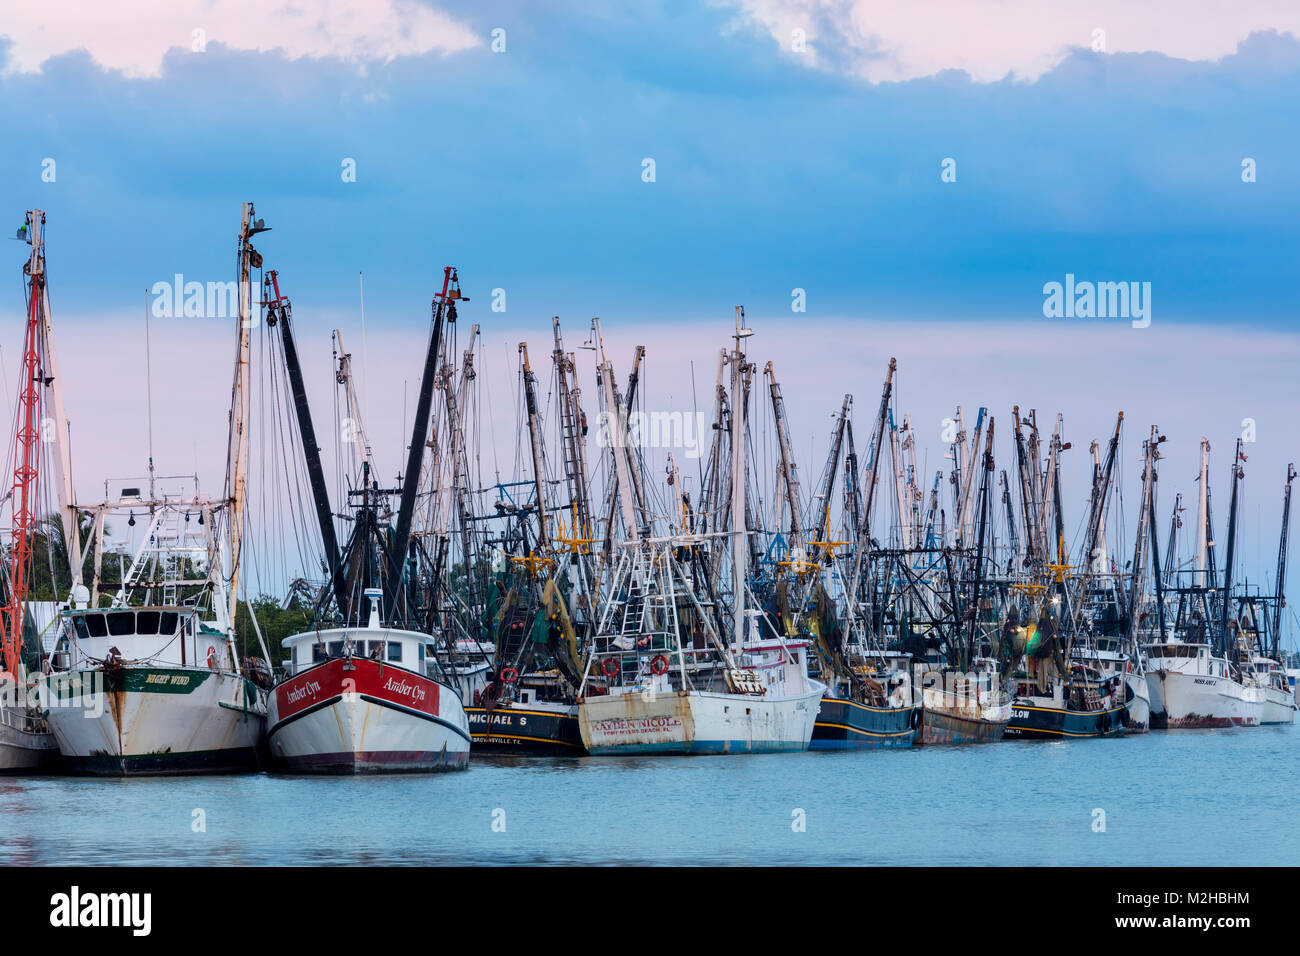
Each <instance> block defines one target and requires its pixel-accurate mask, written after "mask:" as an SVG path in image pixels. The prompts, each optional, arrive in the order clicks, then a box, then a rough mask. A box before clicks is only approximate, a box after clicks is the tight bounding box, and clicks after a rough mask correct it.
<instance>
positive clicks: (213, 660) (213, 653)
mask: <svg viewBox="0 0 1300 956" xmlns="http://www.w3.org/2000/svg"><path fill="white" fill-rule="evenodd" d="M208 667H209V668H211V669H212V670H216V669H217V649H216V648H215V647H213V646H212V645H211V644H209V645H208Z"/></svg>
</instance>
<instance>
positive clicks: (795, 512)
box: [763, 362, 803, 549]
mask: <svg viewBox="0 0 1300 956" xmlns="http://www.w3.org/2000/svg"><path fill="white" fill-rule="evenodd" d="M763 372H764V374H766V375H767V380H768V392H769V393H770V394H771V396H772V417H773V419H775V421H776V441H777V445H778V447H779V448H780V452H781V476H782V483H783V484H784V486H785V497H786V503H787V504H788V506H789V508H790V547H791V548H792V549H793V548H797V547H802V546H803V525H802V519H801V517H800V512H799V471H798V466H797V465H796V464H795V462H794V455H793V454H792V453H791V451H790V424H789V422H788V421H787V420H786V416H785V399H784V398H782V397H781V386H780V384H778V382H777V380H776V371H775V369H773V367H772V363H771V362H768V363H767V365H766V366H765V367H764V368H763Z"/></svg>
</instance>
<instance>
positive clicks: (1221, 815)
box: [0, 726, 1300, 865]
mask: <svg viewBox="0 0 1300 956" xmlns="http://www.w3.org/2000/svg"><path fill="white" fill-rule="evenodd" d="M1298 752H1300V728H1297V727H1295V726H1288V727H1265V728H1259V729H1254V730H1235V731H1234V730H1226V731H1179V732H1174V733H1167V732H1158V733H1152V734H1147V735H1144V736H1138V737H1129V738H1125V739H1121V740H1098V741H1071V742H1061V743H1035V742H1028V741H1026V742H1015V743H1011V742H1007V743H1000V744H993V745H988V746H982V747H954V748H918V749H916V750H900V751H877V752H868V753H808V754H791V755H772V756H755V757H697V758H673V757H654V758H645V759H635V758H632V759H615V758H604V759H592V758H584V759H581V760H558V759H534V760H523V759H495V760H493V759H487V758H481V757H478V758H475V759H474V762H473V763H472V765H471V769H470V770H469V771H468V772H467V773H461V774H444V775H436V776H425V777H369V778H306V777H273V776H268V775H265V774H263V775H258V776H243V777H216V778H202V777H192V778H181V779H135V780H83V779H75V778H67V777H44V778H41V777H31V778H25V779H24V778H7V779H3V780H0V821H2V822H3V827H4V830H3V833H4V839H3V843H2V844H0V862H2V863H5V864H10V865H13V864H113V865H120V864H144V863H152V864H257V865H264V864H308V865H311V864H340V863H342V864H368V863H374V864H407V863H412V864H427V863H435V864H436V863H480V864H481V863H486V864H493V863H498V864H499V863H579V864H581V863H686V864H689V863H714V864H727V863H773V864H780V863H798V864H841V863H847V864H954V863H955V864H964V863H996V864H1008V865H1024V864H1103V865H1114V864H1125V865H1134V864H1137V865H1141V864H1173V865H1180V864H1223V865H1244V864H1255V865H1262V864H1272V865H1283V864H1284V865H1293V864H1295V863H1296V861H1297V859H1298V858H1300V853H1298V851H1300V829H1298V828H1297V827H1296V825H1295V815H1296V813H1295V811H1296V809H1297V806H1298V805H1300V799H1297V794H1296V781H1297V774H1296V757H1297V753H1298ZM1094 808H1101V809H1103V810H1104V811H1105V814H1106V818H1105V824H1106V832H1105V833H1096V832H1094V831H1093V810H1094ZM796 809H799V810H802V811H803V812H804V816H805V820H806V830H805V831H804V832H795V831H794V829H793V828H792V822H793V821H794V820H795V816H796V815H795V811H796ZM195 810H202V811H203V814H204V817H205V822H206V832H194V830H193V827H192V821H194V820H195V815H194V811H195ZM501 811H504V823H505V831H504V832H497V831H494V829H493V821H494V819H495V820H497V821H498V823H497V826H498V828H499V827H500V821H501V820H502V819H503V817H502V813H501Z"/></svg>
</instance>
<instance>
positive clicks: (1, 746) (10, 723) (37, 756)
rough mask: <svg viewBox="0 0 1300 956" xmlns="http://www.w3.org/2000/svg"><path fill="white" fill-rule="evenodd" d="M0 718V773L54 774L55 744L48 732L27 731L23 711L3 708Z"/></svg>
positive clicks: (26, 722) (56, 749) (56, 750)
mask: <svg viewBox="0 0 1300 956" xmlns="http://www.w3.org/2000/svg"><path fill="white" fill-rule="evenodd" d="M4 711H5V712H4V714H3V715H0V773H20V772H26V773H32V772H40V771H49V770H55V769H57V768H58V766H59V764H60V759H59V744H58V742H57V741H56V740H55V739H54V734H53V733H51V732H50V731H49V730H33V729H30V728H29V726H28V724H29V718H28V717H27V712H26V709H25V708H21V707H8V706H6V707H4Z"/></svg>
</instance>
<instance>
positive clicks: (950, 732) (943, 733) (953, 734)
mask: <svg viewBox="0 0 1300 956" xmlns="http://www.w3.org/2000/svg"><path fill="white" fill-rule="evenodd" d="M1010 721H1011V717H1010V715H1008V716H1006V717H999V718H996V719H989V718H985V717H976V716H973V715H968V714H963V713H960V712H954V711H948V710H941V709H939V708H937V707H926V708H924V710H923V712H922V715H921V739H920V741H919V742H920V743H923V744H989V743H996V742H997V741H999V740H1001V739H1002V737H1003V735H1004V734H1005V733H1006V730H1007V724H1008V723H1010Z"/></svg>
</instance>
